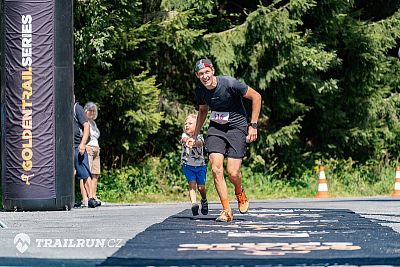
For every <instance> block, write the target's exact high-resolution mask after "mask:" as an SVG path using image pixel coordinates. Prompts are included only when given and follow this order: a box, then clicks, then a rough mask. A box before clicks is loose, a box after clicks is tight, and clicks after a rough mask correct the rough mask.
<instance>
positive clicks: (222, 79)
mask: <svg viewBox="0 0 400 267" xmlns="http://www.w3.org/2000/svg"><path fill="white" fill-rule="evenodd" d="M217 77H218V80H219V82H220V83H222V84H227V85H233V84H235V83H236V82H238V81H239V80H238V79H236V78H235V77H232V76H228V75H224V76H217Z"/></svg>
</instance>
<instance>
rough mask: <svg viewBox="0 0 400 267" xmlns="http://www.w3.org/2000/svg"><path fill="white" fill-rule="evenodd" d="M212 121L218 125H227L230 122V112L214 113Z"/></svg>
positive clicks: (211, 116) (211, 117)
mask: <svg viewBox="0 0 400 267" xmlns="http://www.w3.org/2000/svg"><path fill="white" fill-rule="evenodd" d="M210 120H212V121H215V122H216V123H220V124H226V123H228V121H229V112H218V111H212V112H211V115H210Z"/></svg>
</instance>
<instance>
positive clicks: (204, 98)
mask: <svg viewBox="0 0 400 267" xmlns="http://www.w3.org/2000/svg"><path fill="white" fill-rule="evenodd" d="M216 77H217V86H216V87H215V89H212V90H208V89H207V88H206V87H205V86H204V85H203V84H201V83H200V84H199V85H198V86H197V87H196V91H195V92H196V99H197V104H198V105H208V107H209V108H210V110H211V115H210V120H211V121H210V127H216V128H226V126H228V127H234V128H239V129H246V128H247V119H246V117H247V115H246V110H245V108H244V106H243V101H242V98H243V95H245V94H246V92H247V89H248V88H249V87H248V86H247V85H246V84H244V83H242V82H241V81H239V80H237V79H236V78H233V77H230V76H216Z"/></svg>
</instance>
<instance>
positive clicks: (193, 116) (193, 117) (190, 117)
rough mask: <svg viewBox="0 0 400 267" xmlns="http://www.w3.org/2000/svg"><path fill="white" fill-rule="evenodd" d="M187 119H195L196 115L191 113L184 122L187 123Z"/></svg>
mask: <svg viewBox="0 0 400 267" xmlns="http://www.w3.org/2000/svg"><path fill="white" fill-rule="evenodd" d="M188 119H197V114H196V113H191V114H189V115H187V117H186V119H185V121H187V120H188Z"/></svg>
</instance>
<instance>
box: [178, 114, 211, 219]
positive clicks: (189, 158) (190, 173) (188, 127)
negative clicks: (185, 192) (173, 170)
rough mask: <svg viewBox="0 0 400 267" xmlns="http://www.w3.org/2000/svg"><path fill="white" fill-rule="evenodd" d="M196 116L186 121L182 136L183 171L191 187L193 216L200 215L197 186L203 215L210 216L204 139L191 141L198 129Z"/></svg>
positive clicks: (191, 115)
mask: <svg viewBox="0 0 400 267" xmlns="http://www.w3.org/2000/svg"><path fill="white" fill-rule="evenodd" d="M196 119H197V115H196V114H190V115H189V116H187V117H186V119H185V126H184V127H183V130H184V133H183V134H182V139H181V143H182V157H181V162H182V169H183V173H184V174H185V177H186V180H187V181H188V185H189V197H190V202H191V203H192V213H193V216H196V215H199V204H197V203H196V186H197V189H198V190H199V192H200V195H201V214H203V215H207V214H208V201H207V193H206V173H207V167H206V163H205V160H204V155H203V145H204V139H203V137H202V136H201V135H199V136H198V138H197V140H195V141H191V142H190V140H189V137H192V136H193V132H194V130H195V129H196ZM191 140H193V139H191Z"/></svg>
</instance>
